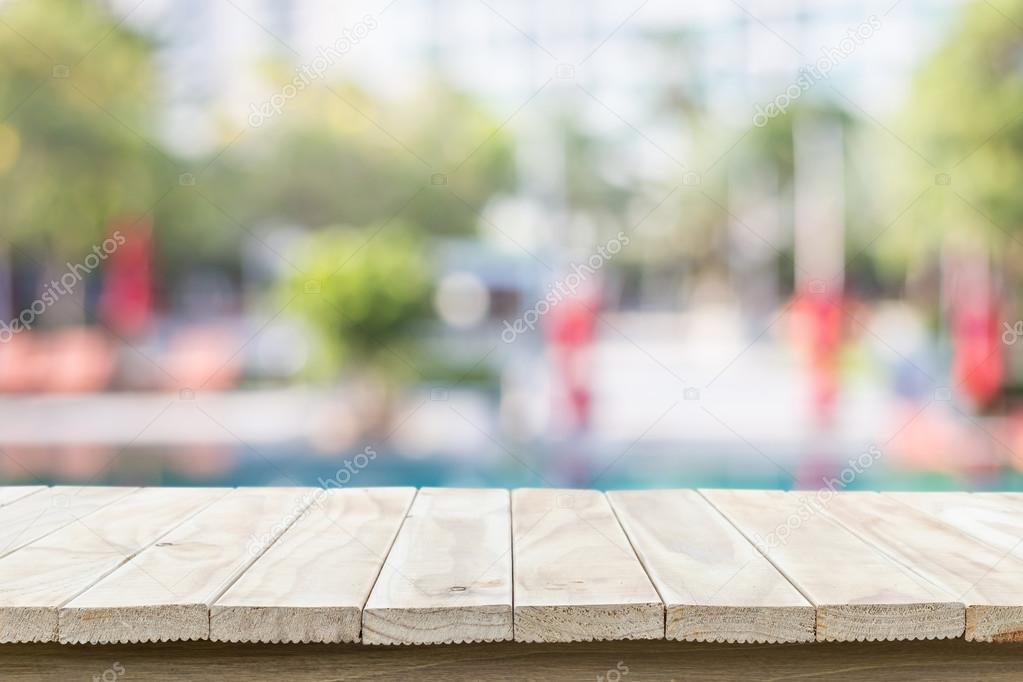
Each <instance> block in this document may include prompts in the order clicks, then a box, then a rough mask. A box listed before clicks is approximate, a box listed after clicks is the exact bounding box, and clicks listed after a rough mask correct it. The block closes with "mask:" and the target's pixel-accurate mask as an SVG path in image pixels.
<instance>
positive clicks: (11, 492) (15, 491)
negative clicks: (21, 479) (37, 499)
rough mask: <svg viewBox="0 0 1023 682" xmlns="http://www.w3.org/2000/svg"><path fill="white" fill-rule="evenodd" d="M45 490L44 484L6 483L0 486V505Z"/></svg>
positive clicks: (2, 505)
mask: <svg viewBox="0 0 1023 682" xmlns="http://www.w3.org/2000/svg"><path fill="white" fill-rule="evenodd" d="M43 490H46V486H45V485H8V486H3V487H0V507H5V506H7V505H9V504H11V503H12V502H17V501H18V500H20V499H22V498H25V497H28V496H29V495H34V494H36V493H38V492H41V491H43Z"/></svg>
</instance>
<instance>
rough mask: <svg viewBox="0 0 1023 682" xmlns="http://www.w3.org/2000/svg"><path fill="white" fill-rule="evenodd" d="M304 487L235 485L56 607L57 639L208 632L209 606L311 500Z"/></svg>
mask: <svg viewBox="0 0 1023 682" xmlns="http://www.w3.org/2000/svg"><path fill="white" fill-rule="evenodd" d="M314 495H315V490H314V489H311V488H240V489H237V490H235V491H233V492H231V493H229V494H228V495H227V496H226V497H224V498H222V499H221V500H218V501H217V502H216V503H214V504H213V505H212V506H210V507H207V508H206V509H204V510H203V511H202V512H200V513H199V514H197V515H196V516H193V517H192V518H191V519H189V520H188V521H186V522H185V523H183V524H182V525H180V526H178V527H177V528H176V529H174V530H173V531H171V532H170V533H168V534H167V535H166V536H164V537H163V538H162V539H161V540H160V542H157V543H156V544H155V545H153V546H151V547H149V548H148V549H146V550H145V551H143V552H141V553H139V554H138V555H137V556H136V557H135V558H134V559H132V560H131V561H129V562H128V563H126V564H124V565H123V566H121V567H120V568H118V569H117V570H115V571H114V572H113V573H111V574H110V575H108V576H107V577H106V578H104V579H103V580H101V581H100V582H99V583H97V584H96V585H94V586H93V587H91V588H90V589H88V590H87V591H85V592H84V593H82V594H81V595H79V596H78V597H76V598H75V599H73V600H72V601H70V602H69V603H68V604H67V605H66V606H64V607H63V608H61V610H60V613H59V626H58V631H59V636H60V641H61V642H70V643H85V642H90V643H106V642H121V643H127V642H151V641H169V640H190V639H207V638H208V637H209V607H210V605H211V604H212V603H213V602H214V601H216V600H217V598H218V597H219V596H220V595H221V594H222V593H223V592H224V591H225V590H226V589H227V588H228V587H230V586H231V584H232V583H234V581H235V580H236V579H237V578H238V577H239V576H240V575H241V574H242V573H243V572H244V571H245V569H246V568H248V567H249V566H250V565H251V564H252V563H253V562H254V561H255V560H256V559H257V558H258V557H259V555H260V554H262V553H263V552H264V551H265V550H266V548H267V547H268V546H270V545H271V544H272V543H273V542H274V541H275V540H276V539H277V538H278V537H279V536H280V535H281V533H283V532H284V531H285V530H286V529H287V528H288V526H290V525H291V524H292V523H294V522H295V520H296V519H297V518H298V517H299V516H301V514H302V512H303V511H304V510H305V508H306V507H307V506H308V505H309V504H310V503H311V502H312V501H313V499H314Z"/></svg>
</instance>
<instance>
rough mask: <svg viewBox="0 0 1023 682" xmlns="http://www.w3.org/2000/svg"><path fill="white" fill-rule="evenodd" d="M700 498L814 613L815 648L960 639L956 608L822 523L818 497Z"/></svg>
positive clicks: (961, 614) (715, 494) (737, 493)
mask: <svg viewBox="0 0 1023 682" xmlns="http://www.w3.org/2000/svg"><path fill="white" fill-rule="evenodd" d="M701 492H702V494H703V495H704V497H706V498H707V499H708V500H709V501H710V502H711V504H713V505H714V506H715V507H717V509H718V510H719V511H720V512H721V513H722V514H724V515H725V517H727V518H728V519H729V521H731V522H732V523H733V524H734V525H735V526H736V528H738V529H739V530H740V531H741V532H742V533H743V534H744V535H745V536H746V537H747V538H748V539H749V540H750V541H752V542H753V543H754V544H755V545H756V546H757V548H758V549H760V550H761V552H763V553H764V554H765V556H767V558H768V559H770V560H771V562H772V563H773V564H774V565H775V566H776V567H778V570H780V571H781V572H782V573H783V574H784V575H785V576H786V577H787V578H788V579H789V580H790V581H791V582H792V583H793V584H794V585H795V586H796V587H798V588H799V590H800V591H801V592H802V593H803V595H804V596H806V597H807V599H809V600H810V602H812V603H813V604H814V605H815V606H816V607H817V639H818V641H851V640H857V641H858V640H897V639H926V638H942V637H959V636H961V635H962V634H963V631H964V628H965V618H966V616H965V606H964V605H963V604H962V602H960V601H959V600H958V599H956V597H955V596H954V595H952V594H949V593H948V592H946V591H944V590H942V589H940V588H938V587H937V586H935V585H933V584H931V583H929V582H927V581H926V580H924V579H923V578H921V577H920V576H918V575H916V574H915V573H913V572H912V571H909V570H908V569H906V568H905V567H903V566H902V565H900V564H898V563H897V562H895V561H892V560H891V559H890V558H889V557H887V556H886V555H884V554H883V553H881V552H880V551H878V550H877V549H875V548H874V547H872V546H870V545H869V544H867V543H866V542H864V541H863V540H861V539H859V538H858V537H856V536H855V535H853V534H852V533H849V532H848V531H847V530H845V529H844V528H842V527H841V526H840V525H839V524H838V523H837V522H836V521H834V520H833V519H831V518H829V517H827V516H825V515H824V514H823V513H822V512H821V508H822V507H825V506H826V504H827V499H828V498H827V497H826V495H824V494H818V493H815V492H806V493H795V492H793V493H783V492H780V491H756V490H704V491H701ZM830 501H831V502H833V501H834V494H832V497H831V499H830Z"/></svg>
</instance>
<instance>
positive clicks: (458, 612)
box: [362, 488, 512, 644]
mask: <svg viewBox="0 0 1023 682" xmlns="http://www.w3.org/2000/svg"><path fill="white" fill-rule="evenodd" d="M511 550H512V546H511V509H510V504H509V496H508V491H507V490H479V489H461V488H424V489H423V490H420V491H419V494H418V495H417V496H416V499H415V502H413V504H412V508H411V510H410V511H409V514H408V518H407V519H406V520H405V524H404V525H403V526H402V528H401V531H400V532H399V533H398V537H397V539H396V540H395V541H394V546H393V547H392V548H391V553H390V554H389V555H388V557H387V561H386V562H385V563H384V567H383V569H382V570H381V572H380V577H379V578H378V580H377V582H376V585H375V586H374V587H373V591H372V593H371V594H370V596H369V600H368V601H367V603H366V609H365V611H364V612H363V620H362V639H363V641H364V642H365V643H367V644H439V643H452V642H475V641H500V640H506V639H511V638H512V572H511V571H512V567H511V563H512V554H511Z"/></svg>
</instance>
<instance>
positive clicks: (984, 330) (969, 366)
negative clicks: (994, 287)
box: [951, 287, 1005, 405]
mask: <svg viewBox="0 0 1023 682" xmlns="http://www.w3.org/2000/svg"><path fill="white" fill-rule="evenodd" d="M989 292H990V290H989V289H988V288H986V287H985V288H981V289H975V290H972V291H963V292H962V293H961V294H960V295H959V296H957V297H956V298H955V300H954V301H953V304H952V311H951V317H952V320H951V326H952V329H951V333H952V347H953V356H952V378H953V380H954V381H955V384H956V386H958V387H959V388H960V389H961V390H962V392H963V393H965V394H966V395H967V396H968V397H969V398H970V400H971V401H972V402H973V403H974V404H976V405H986V404H987V403H989V402H990V401H991V399H992V398H994V397H995V395H997V393H998V389H999V388H1000V387H1001V385H1002V379H1003V376H1004V374H1005V367H1004V362H1003V359H1002V353H1001V337H1000V332H1001V330H1000V328H999V322H998V306H997V303H996V301H995V300H994V297H993V296H992V295H991V294H990V293H989Z"/></svg>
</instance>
